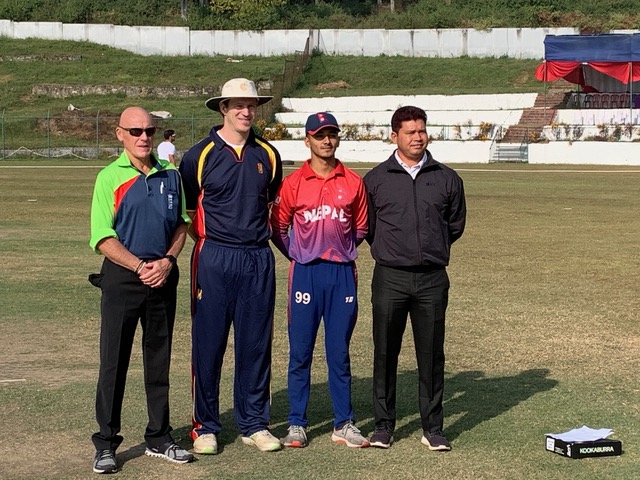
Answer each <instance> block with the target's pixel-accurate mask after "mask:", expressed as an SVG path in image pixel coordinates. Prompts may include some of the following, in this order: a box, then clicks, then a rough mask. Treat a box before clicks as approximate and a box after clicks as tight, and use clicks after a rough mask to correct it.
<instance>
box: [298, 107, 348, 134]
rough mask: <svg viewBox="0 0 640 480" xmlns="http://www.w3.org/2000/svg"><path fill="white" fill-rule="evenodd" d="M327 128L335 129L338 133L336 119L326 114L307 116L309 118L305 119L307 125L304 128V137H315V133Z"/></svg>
mask: <svg viewBox="0 0 640 480" xmlns="http://www.w3.org/2000/svg"><path fill="white" fill-rule="evenodd" d="M327 127H329V128H335V129H336V130H338V131H340V127H339V126H338V121H337V120H336V117H334V116H333V115H331V114H330V113H328V112H318V113H314V114H313V115H309V118H307V123H306V125H305V126H304V129H305V135H315V133H316V132H319V131H320V130H322V129H323V128H327Z"/></svg>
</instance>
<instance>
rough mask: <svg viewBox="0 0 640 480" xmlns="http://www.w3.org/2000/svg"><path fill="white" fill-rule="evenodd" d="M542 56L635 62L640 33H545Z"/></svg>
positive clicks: (579, 59)
mask: <svg viewBox="0 0 640 480" xmlns="http://www.w3.org/2000/svg"><path fill="white" fill-rule="evenodd" d="M544 59H545V60H547V61H554V60H555V61H568V62H638V61H640V33H632V34H619V33H613V34H603V35H547V36H546V37H545V39H544Z"/></svg>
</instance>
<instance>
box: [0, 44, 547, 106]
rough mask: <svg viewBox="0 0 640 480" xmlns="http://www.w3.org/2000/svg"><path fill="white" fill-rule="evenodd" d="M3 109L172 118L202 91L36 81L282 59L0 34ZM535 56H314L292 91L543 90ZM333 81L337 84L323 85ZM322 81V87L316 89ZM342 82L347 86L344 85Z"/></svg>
mask: <svg viewBox="0 0 640 480" xmlns="http://www.w3.org/2000/svg"><path fill="white" fill-rule="evenodd" d="M0 52H1V53H0V60H1V61H0V111H4V112H5V114H11V115H17V114H18V115H46V113H47V112H52V113H54V112H57V111H60V110H66V107H67V105H68V104H69V103H72V104H73V105H75V106H77V107H80V108H82V109H85V110H89V111H99V110H105V109H106V110H116V111H117V110H120V109H122V107H124V106H126V105H131V104H132V103H139V104H141V105H143V106H144V107H146V108H148V109H151V110H170V111H172V112H173V114H174V116H182V117H188V116H191V115H194V114H195V115H204V114H206V110H204V107H203V105H202V103H203V100H204V97H203V96H194V97H188V98H170V99H162V98H157V97H147V98H136V99H132V98H128V97H126V96H124V95H123V94H112V95H105V96H98V95H94V96H83V97H71V98H50V97H45V96H36V95H34V94H33V93H32V88H33V86H34V85H36V84H51V83H53V84H65V85H104V84H108V85H116V86H131V85H133V86H167V87H169V86H183V87H195V88H197V87H203V86H211V85H221V84H223V83H224V82H225V81H226V80H228V79H229V78H232V77H239V76H242V77H247V78H251V79H254V80H261V79H270V78H273V77H274V76H275V75H278V74H279V73H281V72H282V68H283V63H284V58H283V57H272V58H262V57H245V58H242V59H241V60H242V62H239V63H228V62H225V59H224V58H223V57H213V58H211V57H195V58H189V57H171V58H168V57H159V56H152V57H144V56H139V55H135V54H132V53H129V52H125V51H122V50H117V49H113V48H109V47H104V46H100V45H94V44H90V43H86V42H64V41H48V40H13V39H7V38H0ZM536 65H537V62H536V61H535V60H515V59H507V58H499V59H495V58H493V59H478V58H451V59H433V58H403V57H377V58H363V57H326V56H314V57H312V59H311V63H310V65H309V67H308V69H307V71H306V72H305V74H304V76H303V78H302V80H301V82H300V83H299V84H298V85H297V86H296V89H295V91H293V92H290V93H291V95H293V96H320V95H325V96H330V95H331V96H342V95H382V94H400V95H401V94H459V93H505V92H535V91H542V88H543V87H542V84H541V83H540V82H538V81H537V80H535V78H534V77H533V72H534V69H535V66H536ZM330 83H336V87H335V88H333V89H332V88H328V87H327V85H326V84H330ZM319 86H324V88H323V89H319V88H318V87H319ZM343 87H344V88H343Z"/></svg>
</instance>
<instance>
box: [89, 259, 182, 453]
mask: <svg viewBox="0 0 640 480" xmlns="http://www.w3.org/2000/svg"><path fill="white" fill-rule="evenodd" d="M178 277H179V272H178V268H177V266H174V267H173V268H172V269H171V273H170V274H169V277H168V278H167V282H166V283H165V285H164V286H163V287H161V288H150V287H147V286H146V285H144V284H143V283H142V282H141V281H140V279H139V278H138V275H136V274H135V273H134V272H132V271H130V270H127V269H126V268H122V267H120V266H118V265H116V264H115V263H113V262H111V261H109V260H108V259H105V261H104V263H103V265H102V271H101V272H100V275H97V276H93V279H92V280H91V283H93V284H94V285H96V286H99V287H100V288H101V289H102V302H101V315H102V322H101V328H100V373H99V376H98V388H97V392H96V420H97V421H98V426H99V428H100V431H99V432H96V433H94V434H93V437H92V440H93V444H94V445H95V447H96V449H98V450H102V449H107V448H108V449H112V450H115V449H116V448H118V446H119V445H120V443H122V436H120V435H118V433H119V432H120V427H121V425H120V418H121V413H122V401H123V399H124V390H125V382H126V379H127V370H128V368H129V360H130V357H131V349H132V347H133V339H134V335H135V332H136V328H137V325H138V321H139V322H140V324H141V326H142V355H143V363H144V386H145V392H146V396H147V413H148V416H149V422H148V424H147V429H146V431H145V435H144V437H145V441H146V444H147V446H149V447H157V446H160V445H162V444H163V443H165V442H168V441H171V440H172V438H171V434H170V432H171V425H170V424H169V366H170V359H171V339H172V335H173V325H174V322H175V316H176V287H177V285H178Z"/></svg>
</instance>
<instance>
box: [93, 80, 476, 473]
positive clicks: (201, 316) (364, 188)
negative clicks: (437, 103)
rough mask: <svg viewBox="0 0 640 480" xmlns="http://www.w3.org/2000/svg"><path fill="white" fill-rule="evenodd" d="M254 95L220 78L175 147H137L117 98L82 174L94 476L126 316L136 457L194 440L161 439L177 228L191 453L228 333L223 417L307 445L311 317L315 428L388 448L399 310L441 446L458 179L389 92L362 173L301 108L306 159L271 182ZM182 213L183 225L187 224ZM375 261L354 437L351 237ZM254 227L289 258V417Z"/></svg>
mask: <svg viewBox="0 0 640 480" xmlns="http://www.w3.org/2000/svg"><path fill="white" fill-rule="evenodd" d="M269 100H271V97H268V96H260V95H258V93H257V90H256V87H255V84H254V83H253V82H252V81H249V80H246V79H232V80H230V81H229V82H227V83H226V84H225V85H224V86H223V88H222V92H221V95H220V96H219V97H215V98H211V99H209V100H207V102H206V106H207V107H208V108H210V109H212V110H214V111H217V112H220V114H221V115H222V117H223V123H222V125H219V126H215V127H213V128H212V129H211V131H210V133H209V136H208V137H206V138H204V139H203V140H202V141H200V142H199V143H197V144H196V145H194V146H193V147H192V148H191V149H190V150H189V151H188V152H187V153H186V154H185V155H184V158H183V159H182V161H181V162H180V165H179V168H178V169H176V167H175V166H174V165H173V163H172V162H169V161H166V160H158V159H157V158H156V157H155V156H154V155H153V153H152V149H153V135H154V133H155V127H154V126H153V121H152V118H151V116H150V115H149V113H147V112H146V111H145V110H143V109H141V108H138V107H131V108H128V109H126V110H125V111H124V112H123V113H122V115H121V117H120V121H119V124H118V127H117V129H116V135H117V137H118V139H119V140H120V141H121V142H122V143H123V147H124V152H123V153H122V155H121V156H120V157H119V158H118V159H117V160H116V161H115V162H113V163H112V164H110V165H109V166H107V167H106V168H105V169H104V170H102V171H101V172H100V173H99V174H98V177H97V180H96V186H95V190H94V197H93V203H92V216H91V246H92V247H93V248H94V249H95V250H96V251H97V252H100V253H102V254H103V255H104V256H105V260H104V263H103V266H102V270H101V272H100V274H95V275H92V276H91V277H90V280H91V281H92V283H93V284H94V285H96V286H99V287H100V288H101V289H102V303H101V314H102V323H101V335H100V337H101V338H100V373H99V378H98V388H97V395H96V419H97V421H98V425H99V431H98V432H96V433H95V434H94V435H93V443H94V445H95V447H96V455H95V457H94V462H93V470H94V472H96V473H112V472H115V471H117V468H118V467H117V463H116V458H115V451H116V449H117V448H118V446H119V445H120V443H121V442H122V437H121V436H120V435H119V431H120V417H121V410H122V401H123V397H124V387H125V380H126V373H127V369H128V365H129V358H130V354H131V349H132V343H133V337H134V333H135V330H136V326H137V323H138V321H140V323H141V325H142V329H143V337H142V351H143V356H144V367H145V368H144V377H145V389H146V393H147V410H148V415H149V422H148V425H147V429H146V432H145V443H146V447H147V448H146V454H147V455H150V456H156V457H162V458H165V459H167V460H170V461H173V462H176V463H187V462H190V461H191V460H193V455H192V454H191V453H189V452H188V451H187V450H185V449H184V448H182V447H180V446H179V445H177V444H176V443H175V441H174V440H173V438H172V437H171V434H170V432H171V426H170V424H169V402H168V389H169V363H170V355H171V338H172V332H173V325H174V321H175V311H176V286H177V283H178V267H177V264H176V257H177V256H178V255H179V253H180V251H181V250H182V247H183V246H184V243H185V238H186V234H187V230H188V232H189V234H190V235H191V236H192V237H193V239H194V241H195V245H194V249H193V253H192V257H191V315H192V332H191V333H192V335H191V336H192V387H193V388H192V395H193V418H192V424H193V428H192V430H191V438H192V440H193V451H194V452H195V453H197V454H216V453H217V451H218V442H217V440H218V434H219V433H220V431H221V429H222V425H221V423H220V411H219V395H220V374H221V370H222V363H223V358H224V354H225V350H226V347H227V342H228V336H229V333H230V328H231V325H233V332H234V347H235V377H234V414H235V420H236V424H237V427H238V429H239V430H240V433H241V435H242V441H243V442H244V443H246V444H248V445H254V446H256V447H257V448H258V449H260V450H262V451H275V450H279V449H281V448H282V446H283V445H284V446H285V447H298V448H301V447H305V446H307V445H308V439H307V434H306V431H307V427H308V424H309V421H308V418H307V404H308V401H309V394H310V385H311V363H312V359H313V348H314V345H315V341H316V336H317V332H318V328H319V324H320V322H321V321H324V326H325V349H326V360H327V366H328V372H329V381H328V383H329V390H330V393H331V399H332V403H333V413H334V421H333V430H332V434H331V439H332V440H333V441H335V442H338V443H342V444H345V445H347V446H350V447H367V446H374V447H380V448H389V447H390V446H391V444H392V443H393V432H394V429H395V422H396V408H395V405H396V378H397V367H398V356H399V353H400V349H401V344H402V337H403V334H404V330H405V327H406V322H407V317H408V316H409V317H410V318H411V323H412V328H413V334H414V339H415V349H416V358H417V362H418V374H419V408H420V415H421V419H422V428H423V433H424V436H423V437H422V442H423V443H424V444H425V445H427V446H428V448H429V449H430V450H450V448H451V447H450V444H449V442H448V441H447V439H446V438H445V436H444V435H443V420H444V416H443V408H442V403H443V387H444V330H445V328H444V327H445V311H446V308H447V301H448V289H449V280H448V277H447V273H446V266H447V265H448V262H449V253H450V247H451V245H452V244H453V242H455V241H456V240H457V239H458V238H460V236H461V235H462V233H463V230H464V225H465V216H466V206H465V197H464V189H463V184H462V180H461V179H460V177H459V176H458V175H457V174H456V173H455V172H454V171H453V170H452V169H450V168H448V167H446V166H444V165H442V164H441V163H438V162H436V161H435V160H434V159H433V157H432V156H431V154H430V153H429V152H428V151H427V145H428V136H427V130H426V123H427V119H426V114H425V112H424V110H422V109H420V108H417V107H411V106H408V107H401V108H399V109H398V110H397V111H396V112H395V113H394V114H393V117H392V120H391V127H392V133H391V140H392V142H393V143H394V144H396V146H397V150H396V151H395V152H394V153H393V154H392V155H391V157H389V159H388V160H386V161H385V162H383V163H381V164H380V165H379V166H377V167H375V168H373V169H372V170H371V171H370V172H369V173H368V174H367V175H365V177H364V179H362V178H361V177H360V176H359V175H357V174H356V173H355V172H353V171H352V170H350V169H349V168H347V167H346V166H344V165H343V164H342V163H341V162H340V160H338V159H337V158H336V150H337V148H338V146H339V144H340V137H339V132H340V126H339V125H338V122H337V120H336V118H335V117H334V116H333V115H332V114H330V113H328V112H320V113H317V114H314V115H311V116H310V117H309V118H308V120H307V122H306V125H305V139H304V142H305V144H306V146H307V147H308V148H309V150H310V158H309V159H308V160H307V161H306V162H305V163H304V164H303V165H302V167H301V168H299V169H297V170H296V171H294V172H293V173H292V174H291V175H289V176H287V177H286V178H285V179H284V180H283V178H282V176H283V174H282V162H281V159H280V155H279V153H278V151H277V150H276V149H275V148H274V147H273V146H272V145H271V144H269V142H267V141H266V140H264V139H263V138H261V137H259V136H257V135H256V134H255V133H254V132H253V129H252V126H253V121H254V119H255V116H256V112H257V108H258V106H259V105H261V104H263V103H266V102H268V101H269ZM188 224H191V225H190V226H189V228H188V229H187V226H188ZM365 239H366V240H367V242H368V243H369V244H370V246H371V253H372V256H373V258H374V260H375V268H374V274H373V281H372V295H371V300H372V305H373V311H372V312H373V343H374V360H373V406H374V420H375V429H374V432H373V433H372V434H371V436H370V437H368V438H367V437H365V436H364V435H363V434H362V433H361V432H360V430H359V429H358V428H357V427H356V426H355V415H354V412H353V407H352V403H351V367H350V357H349V343H350V340H351V336H352V333H353V330H354V327H355V324H356V318H357V313H358V298H357V269H356V264H355V260H356V257H357V247H358V245H360V243H362V242H363V241H364V240H365ZM269 240H271V241H272V242H273V244H274V245H275V246H276V247H277V249H278V250H279V251H280V252H281V253H282V254H283V255H284V256H285V257H286V258H287V259H288V260H289V261H290V267H289V281H288V293H289V296H288V332H289V350H290V355H289V369H288V387H287V390H288V396H289V404H290V412H289V417H288V422H289V429H288V433H287V435H286V437H285V438H284V439H283V440H282V441H281V440H280V439H278V438H276V437H275V436H274V435H273V434H272V433H271V431H270V430H269V425H270V380H271V343H272V334H273V328H274V324H273V313H274V306H275V259H274V255H273V252H272V250H271V248H270V247H269Z"/></svg>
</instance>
